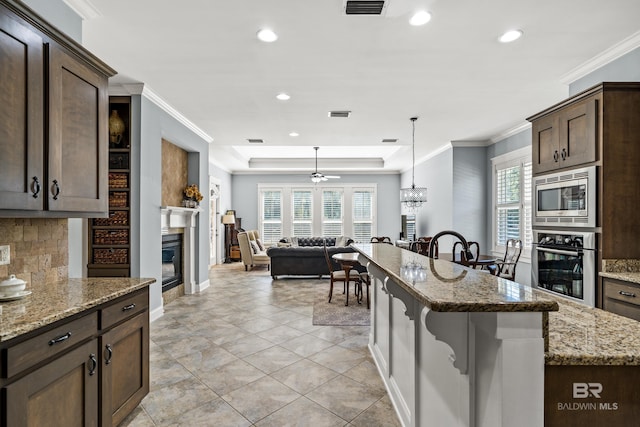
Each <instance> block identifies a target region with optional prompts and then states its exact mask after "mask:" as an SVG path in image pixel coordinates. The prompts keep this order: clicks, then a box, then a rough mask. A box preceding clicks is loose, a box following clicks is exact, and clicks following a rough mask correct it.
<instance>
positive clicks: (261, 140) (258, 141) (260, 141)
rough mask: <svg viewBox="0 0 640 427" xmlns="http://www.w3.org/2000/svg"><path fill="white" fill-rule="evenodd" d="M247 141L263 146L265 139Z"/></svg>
mask: <svg viewBox="0 0 640 427" xmlns="http://www.w3.org/2000/svg"><path fill="white" fill-rule="evenodd" d="M247 141H249V144H263V143H264V139H251V138H249V139H247Z"/></svg>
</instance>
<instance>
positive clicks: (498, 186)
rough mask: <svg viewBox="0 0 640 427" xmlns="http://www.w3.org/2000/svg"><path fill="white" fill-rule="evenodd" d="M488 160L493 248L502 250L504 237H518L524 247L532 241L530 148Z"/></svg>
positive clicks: (529, 245) (505, 239) (505, 238)
mask: <svg viewBox="0 0 640 427" xmlns="http://www.w3.org/2000/svg"><path fill="white" fill-rule="evenodd" d="M492 163H493V182H494V186H493V189H494V216H493V227H494V233H493V248H494V250H495V251H497V252H504V246H505V243H506V242H507V240H508V239H520V240H522V243H523V246H524V247H525V248H530V247H531V243H532V232H531V214H532V210H531V209H532V208H531V172H532V164H531V154H530V149H528V148H527V149H522V150H517V151H515V152H512V153H508V154H506V155H504V156H500V157H496V158H494V159H493V160H492Z"/></svg>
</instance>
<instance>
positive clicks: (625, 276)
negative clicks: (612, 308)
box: [600, 271, 640, 285]
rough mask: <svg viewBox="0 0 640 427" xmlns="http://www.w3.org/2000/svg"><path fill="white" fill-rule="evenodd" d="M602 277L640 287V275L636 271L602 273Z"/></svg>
mask: <svg viewBox="0 0 640 427" xmlns="http://www.w3.org/2000/svg"><path fill="white" fill-rule="evenodd" d="M600 276H601V277H608V278H609V279H618V280H622V281H625V282H631V283H636V284H639V285H640V273H638V272H635V271H620V272H601V273H600Z"/></svg>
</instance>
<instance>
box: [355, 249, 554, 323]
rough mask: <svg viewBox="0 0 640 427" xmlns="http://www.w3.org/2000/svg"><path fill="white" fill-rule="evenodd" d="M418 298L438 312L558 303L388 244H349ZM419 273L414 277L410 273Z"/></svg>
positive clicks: (547, 307) (500, 309)
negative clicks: (417, 277)
mask: <svg viewBox="0 0 640 427" xmlns="http://www.w3.org/2000/svg"><path fill="white" fill-rule="evenodd" d="M352 246H353V247H354V248H355V249H356V250H357V251H358V252H360V253H361V254H362V255H363V256H364V257H366V258H367V259H369V260H370V261H371V262H372V263H373V264H375V265H376V266H378V267H379V268H380V269H382V270H383V271H384V272H385V273H386V274H387V275H388V276H389V277H392V278H393V279H394V281H395V282H397V283H398V284H399V285H400V286H402V287H403V288H404V289H405V290H406V291H407V292H408V293H409V294H410V295H412V296H413V297H414V298H416V300H417V301H419V302H420V303H422V304H424V305H425V306H426V307H428V308H429V309H431V310H433V311H441V312H518V311H519V312H525V311H554V310H558V303H557V302H556V301H555V300H554V299H551V298H549V297H548V296H547V295H546V294H543V293H541V292H538V291H535V290H534V289H532V288H531V287H529V286H526V285H522V284H519V283H516V282H512V281H510V280H506V279H502V278H499V277H495V276H492V275H490V274H488V273H487V272H486V271H481V270H473V269H469V268H466V267H464V266H462V265H459V264H455V263H452V262H449V261H444V260H437V259H431V258H427V257H425V256H423V255H419V254H417V253H415V252H411V251H408V250H405V249H401V248H398V247H395V246H393V245H387V244H358V245H352ZM415 273H420V274H422V277H420V278H419V279H417V280H414V279H413V278H412V277H411V276H412V274H413V275H414V276H415Z"/></svg>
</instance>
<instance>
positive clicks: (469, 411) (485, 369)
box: [361, 258, 545, 427]
mask: <svg viewBox="0 0 640 427" xmlns="http://www.w3.org/2000/svg"><path fill="white" fill-rule="evenodd" d="M361 261H362V263H363V264H368V269H369V273H370V274H371V276H372V283H371V293H372V306H371V334H370V339H369V348H370V350H371V353H372V355H373V358H374V360H375V363H376V364H377V366H378V369H379V371H380V374H381V376H382V379H383V381H384V383H385V385H386V387H387V390H388V392H389V395H390V397H391V400H392V402H393V405H394V407H395V409H396V411H397V414H398V417H399V418H400V420H401V422H402V424H403V425H405V426H447V427H453V426H474V427H475V426H477V427H482V426H487V427H496V426H519V427H520V426H542V425H544V363H545V362H544V339H543V327H542V325H543V313H542V312H540V311H533V312H531V311H529V312H526V311H525V312H513V311H512V312H508V311H505V312H496V311H491V312H483V311H482V308H480V307H470V308H471V309H470V310H469V311H457V312H455V311H433V310H431V309H429V308H427V307H426V306H425V305H424V304H422V303H421V302H420V301H419V300H418V299H417V298H415V297H414V296H413V295H411V294H410V293H409V292H408V291H407V290H406V289H405V288H406V287H407V285H408V284H407V283H406V282H403V283H402V285H400V284H399V283H398V280H397V279H395V278H391V277H389V276H388V275H387V274H385V272H384V271H383V270H381V269H379V268H377V266H375V265H374V264H372V263H368V262H367V260H366V259H364V258H363V259H361ZM475 274H477V273H475V272H474V273H473V274H472V275H475ZM469 279H471V277H469V276H467V277H466V280H465V281H468V280H469ZM498 280H500V279H498ZM509 283H513V282H508V281H502V282H500V283H498V285H497V286H505V287H509V286H513V289H512V290H513V291H514V292H516V294H520V293H521V291H522V289H523V288H522V285H519V284H516V283H513V285H510V284H509ZM504 291H505V292H506V293H507V294H508V293H509V291H510V289H508V288H507V289H504ZM452 297H455V295H452ZM494 309H495V308H494ZM505 309H506V310H508V309H507V308H506V307H505ZM478 310H480V311H478Z"/></svg>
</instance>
